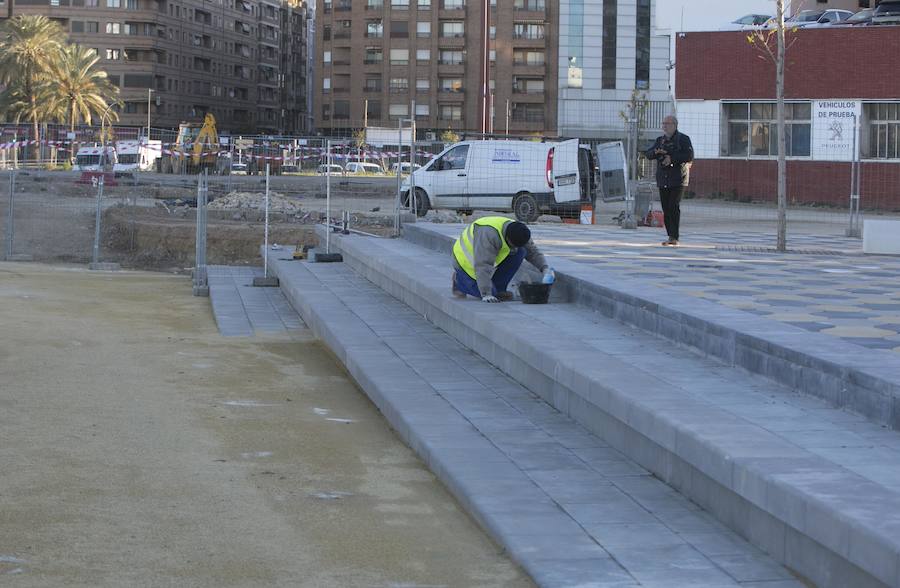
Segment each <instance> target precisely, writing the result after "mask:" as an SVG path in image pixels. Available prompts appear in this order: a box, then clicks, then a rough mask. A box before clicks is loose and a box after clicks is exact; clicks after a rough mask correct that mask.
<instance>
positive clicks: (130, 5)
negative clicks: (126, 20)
mask: <svg viewBox="0 0 900 588" xmlns="http://www.w3.org/2000/svg"><path fill="white" fill-rule="evenodd" d="M138 8H139V6H138V0H125V9H126V10H137V9H138Z"/></svg>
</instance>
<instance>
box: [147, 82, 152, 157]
mask: <svg viewBox="0 0 900 588" xmlns="http://www.w3.org/2000/svg"><path fill="white" fill-rule="evenodd" d="M152 93H153V88H147V144H148V145H149V144H150V94H152Z"/></svg>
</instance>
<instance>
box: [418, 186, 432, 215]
mask: <svg viewBox="0 0 900 588" xmlns="http://www.w3.org/2000/svg"><path fill="white" fill-rule="evenodd" d="M430 208H431V202H430V201H429V200H428V194H426V193H425V190H423V189H422V188H416V216H418V217H419V218H421V217H423V216H425V214H426V213H427V212H428V210H429V209H430Z"/></svg>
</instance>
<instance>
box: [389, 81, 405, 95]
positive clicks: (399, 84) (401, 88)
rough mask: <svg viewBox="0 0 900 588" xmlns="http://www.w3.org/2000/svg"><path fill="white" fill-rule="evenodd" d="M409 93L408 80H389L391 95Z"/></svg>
mask: <svg viewBox="0 0 900 588" xmlns="http://www.w3.org/2000/svg"><path fill="white" fill-rule="evenodd" d="M408 91H409V78H391V94H402V93H404V92H408Z"/></svg>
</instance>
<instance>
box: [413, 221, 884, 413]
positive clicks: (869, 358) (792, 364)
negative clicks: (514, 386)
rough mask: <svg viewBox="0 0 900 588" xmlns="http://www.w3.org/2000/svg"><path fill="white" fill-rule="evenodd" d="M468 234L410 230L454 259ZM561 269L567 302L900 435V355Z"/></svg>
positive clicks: (644, 285)
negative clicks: (461, 238) (454, 251)
mask: <svg viewBox="0 0 900 588" xmlns="http://www.w3.org/2000/svg"><path fill="white" fill-rule="evenodd" d="M460 230H461V226H459V225H440V224H432V223H418V224H407V225H404V229H403V231H404V232H403V235H404V238H405V239H407V240H409V241H411V242H413V243H416V244H418V245H421V246H423V247H426V248H428V249H431V250H433V251H438V252H444V253H446V254H447V255H448V256H449V254H450V250H451V248H452V246H453V242H454V240H455V239H456V237H457V236H458V233H459V231H460ZM536 230H537V231H539V230H540V229H536ZM538 240H540V238H539V237H538ZM636 263H637V262H636ZM554 268H555V269H556V274H557V284H556V285H555V286H554V296H556V297H557V299H559V300H566V301H569V302H574V303H577V304H580V305H584V306H587V307H589V308H593V309H596V310H598V311H599V312H602V313H603V314H605V315H606V316H610V317H613V318H615V319H617V320H619V321H622V322H624V323H627V324H631V325H635V326H637V327H639V328H641V329H643V330H645V331H647V332H650V333H654V334H656V335H659V336H660V337H664V338H666V339H669V340H672V341H675V342H677V343H679V344H682V345H688V346H691V347H693V348H695V349H697V350H698V351H700V352H702V353H704V354H707V355H710V356H712V357H715V358H718V359H720V360H722V361H723V362H725V363H727V364H728V365H734V366H738V367H741V368H743V369H746V370H748V371H750V372H752V373H755V374H759V375H762V376H765V377H766V378H769V379H771V380H773V381H775V382H778V383H780V384H784V385H785V386H789V387H790V388H792V389H795V390H798V391H800V392H803V393H805V394H810V395H813V396H817V397H819V398H822V399H824V400H827V401H828V402H830V403H832V404H833V405H835V406H838V407H844V408H848V409H850V410H853V411H854V412H857V413H859V414H861V415H864V416H865V417H866V418H868V419H869V420H871V421H872V422H873V423H876V424H878V425H886V426H888V427H890V428H892V429H894V430H900V355H898V354H895V353H886V352H885V353H873V352H872V350H870V349H866V348H862V347H859V346H857V345H853V344H851V343H848V342H846V341H842V340H840V339H838V338H835V337H830V336H827V335H824V334H821V333H812V332H809V331H806V330H804V329H801V328H798V327H795V326H792V325H788V324H785V323H782V322H778V321H774V320H771V319H767V318H765V317H760V316H757V315H754V314H749V313H746V312H742V311H739V310H735V309H731V308H727V307H724V306H721V305H719V304H716V303H714V302H711V301H707V300H701V299H698V298H694V297H685V296H678V295H674V296H673V294H672V292H671V291H667V290H664V289H662V288H659V287H658V286H656V285H654V284H652V283H649V282H647V281H644V280H639V279H629V278H623V277H617V276H613V275H610V274H609V273H606V272H603V271H602V270H600V269H597V268H593V267H591V266H589V265H587V264H584V263H578V262H574V261H571V260H567V259H555V260H554Z"/></svg>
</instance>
